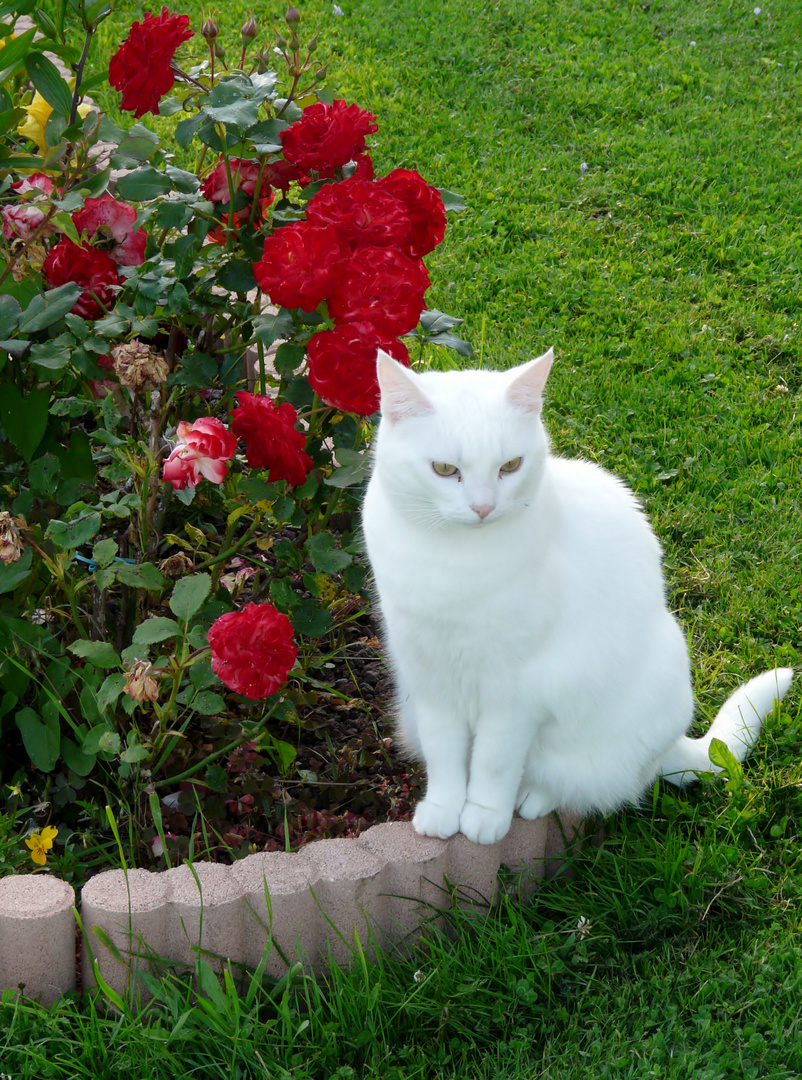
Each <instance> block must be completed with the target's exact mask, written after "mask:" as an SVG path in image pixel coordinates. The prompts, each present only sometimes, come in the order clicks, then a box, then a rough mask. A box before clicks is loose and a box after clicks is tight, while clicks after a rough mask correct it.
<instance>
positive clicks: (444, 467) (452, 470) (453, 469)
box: [432, 461, 459, 476]
mask: <svg viewBox="0 0 802 1080" xmlns="http://www.w3.org/2000/svg"><path fill="white" fill-rule="evenodd" d="M432 468H433V469H434V471H435V472H436V473H437V475H438V476H459V469H458V468H457V466H456V465H449V464H448V462H447V461H433V462H432Z"/></svg>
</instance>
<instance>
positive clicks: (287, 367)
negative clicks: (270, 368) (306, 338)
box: [274, 341, 306, 375]
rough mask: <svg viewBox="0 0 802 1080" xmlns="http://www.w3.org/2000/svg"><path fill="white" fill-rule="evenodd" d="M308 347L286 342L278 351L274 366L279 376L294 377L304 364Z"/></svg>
mask: <svg viewBox="0 0 802 1080" xmlns="http://www.w3.org/2000/svg"><path fill="white" fill-rule="evenodd" d="M305 356H306V346H305V345H296V344H295V342H293V341H285V342H284V344H283V345H279V347H278V348H277V349H276V355H275V359H274V365H275V368H276V371H277V372H278V373H279V375H292V374H293V373H294V372H295V371H296V370H297V369H298V368H299V367H300V366H301V364H302V363H303V362H304V357H305Z"/></svg>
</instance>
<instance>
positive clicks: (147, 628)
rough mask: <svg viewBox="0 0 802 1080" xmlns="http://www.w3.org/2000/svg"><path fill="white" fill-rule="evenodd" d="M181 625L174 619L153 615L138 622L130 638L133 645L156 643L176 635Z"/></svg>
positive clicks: (178, 633) (179, 631)
mask: <svg viewBox="0 0 802 1080" xmlns="http://www.w3.org/2000/svg"><path fill="white" fill-rule="evenodd" d="M180 633H181V627H180V626H179V625H178V623H177V622H176V621H175V620H174V619H165V618H164V617H162V616H154V617H153V618H150V619H146V620H145V621H144V622H142V623H140V624H139V626H138V627H137V628H136V630H135V631H134V636H133V638H132V639H131V640H132V642H133V644H134V645H156V644H157V643H158V642H160V641H167V640H168V639H169V638H172V637H178V636H179V635H180Z"/></svg>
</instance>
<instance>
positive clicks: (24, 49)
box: [0, 9, 41, 166]
mask: <svg viewBox="0 0 802 1080" xmlns="http://www.w3.org/2000/svg"><path fill="white" fill-rule="evenodd" d="M18 10H19V9H17V12H15V17H16V14H17V13H18ZM35 34H36V27H35V26H34V27H33V29H31V30H26V31H25V33H24V34H20V36H19V37H17V38H13V39H12V40H11V41H8V40H6V44H5V46H4V48H3V51H2V53H0V65H2V67H0V84H2V83H4V82H5V81H6V79H7V78H8V77H9V75H13V74H14V72H15V71H16V70H17V68H18V67H20V66H21V65H22V62H23V60H24V59H25V57H26V55H27V54H28V52H29V51H30V48H31V45H32V44H33V39H34V35H35ZM38 164H39V165H40V166H41V162H38Z"/></svg>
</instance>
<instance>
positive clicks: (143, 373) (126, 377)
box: [98, 338, 170, 390]
mask: <svg viewBox="0 0 802 1080" xmlns="http://www.w3.org/2000/svg"><path fill="white" fill-rule="evenodd" d="M111 353H112V356H113V357H114V372H115V374H116V376H117V378H118V379H119V380H120V382H121V383H122V385H123V386H127V387H128V388H129V389H130V390H138V389H139V388H140V387H141V386H144V385H145V383H146V382H152V383H163V382H164V380H165V379H166V378H167V376H168V375H169V374H170V367H169V365H168V363H167V361H166V360H165V358H164V357H163V356H162V355H161V353H158V352H156V350H155V349H154V348H152V346H150V345H146V344H145V343H144V342H142V341H140V340H139V339H138V338H134V339H133V341H128V342H126V343H125V344H124V345H115V347H114V348H113V349H112V350H111ZM99 362H100V361H98V363H99Z"/></svg>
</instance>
